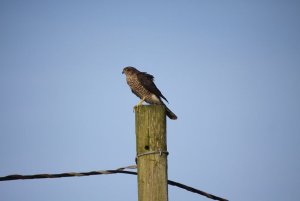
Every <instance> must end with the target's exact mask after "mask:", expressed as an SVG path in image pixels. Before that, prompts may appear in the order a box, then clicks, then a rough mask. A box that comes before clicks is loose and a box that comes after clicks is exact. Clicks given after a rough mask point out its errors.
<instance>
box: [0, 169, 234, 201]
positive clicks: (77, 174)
mask: <svg viewBox="0 0 300 201" xmlns="http://www.w3.org/2000/svg"><path fill="white" fill-rule="evenodd" d="M125 169H136V165H131V166H127V167H121V168H118V169H115V170H100V171H90V172H67V173H60V174H35V175H19V174H14V175H8V176H4V177H0V181H11V180H26V179H50V178H62V177H82V176H92V175H104V174H117V173H120V174H131V175H137V172H132V171H127V170H125ZM168 184H169V185H171V186H176V187H179V188H182V189H185V190H187V191H190V192H193V193H196V194H199V195H203V196H205V197H207V198H210V199H213V200H219V201H228V200H227V199H224V198H221V197H218V196H215V195H212V194H209V193H206V192H204V191H201V190H199V189H196V188H193V187H190V186H187V185H184V184H181V183H178V182H175V181H172V180H168Z"/></svg>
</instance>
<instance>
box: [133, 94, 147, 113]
mask: <svg viewBox="0 0 300 201" xmlns="http://www.w3.org/2000/svg"><path fill="white" fill-rule="evenodd" d="M144 101H145V97H143V98H142V99H141V100H140V102H139V103H138V104H137V105H136V106H134V109H133V110H138V108H139V106H141V105H143V102H144Z"/></svg>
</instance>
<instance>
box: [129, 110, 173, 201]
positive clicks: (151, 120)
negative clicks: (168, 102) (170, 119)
mask: <svg viewBox="0 0 300 201" xmlns="http://www.w3.org/2000/svg"><path fill="white" fill-rule="evenodd" d="M135 129H136V151H137V169H138V170H137V171H138V201H168V173H167V155H168V152H167V137H166V111H165V107H164V106H161V105H143V106H139V107H138V108H136V109H135Z"/></svg>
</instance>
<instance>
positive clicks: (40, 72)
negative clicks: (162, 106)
mask: <svg viewBox="0 0 300 201" xmlns="http://www.w3.org/2000/svg"><path fill="white" fill-rule="evenodd" d="M0 27H1V29H0V44H1V45H0V94H1V95H0V175H1V176H5V175H8V174H16V173H19V174H36V173H60V172H69V171H91V170H102V169H113V168H118V167H121V166H126V165H131V164H134V158H135V134H134V113H133V112H132V107H133V106H134V105H135V104H136V103H137V102H138V101H139V100H138V98H137V97H135V96H134V95H133V94H131V92H130V90H129V88H128V86H127V85H126V82H125V78H124V75H122V74H121V72H122V68H123V67H124V66H128V65H132V66H135V67H137V68H138V69H140V70H142V71H146V72H148V73H150V74H153V75H154V76H155V78H156V84H157V86H158V87H159V88H160V89H161V91H162V93H163V94H164V95H165V96H166V97H167V99H168V100H169V103H170V104H169V105H168V106H169V107H170V109H172V110H173V111H174V112H175V113H176V115H177V116H178V120H176V121H170V120H168V150H169V152H170V155H169V158H168V159H169V179H172V180H175V181H178V182H182V183H185V184H187V185H191V186H193V187H195V188H199V189H202V190H205V191H207V192H210V193H213V194H216V195H218V196H221V197H225V198H227V199H229V200H243V201H253V200H262V201H282V200H285V201H292V200H298V199H299V197H300V191H299V186H300V173H299V170H300V104H299V103H300V79H299V76H300V66H299V64H300V37H299V36H300V3H299V2H298V1H292V0H290V1H267V0H263V1H220V0H219V1H217V0H216V1H213V0H206V1H201V0H198V1H196V0H195V1H3V0H2V1H0ZM0 194H1V200H5V201H19V200H22V201H40V200H43V201H53V200H75V201H86V200H89V201H94V200H95V201H96V200H97V201H98V200H110V201H119V200H137V183H136V177H134V176H129V175H110V176H92V177H85V178H63V179H46V180H27V181H10V182H0ZM169 197H170V200H171V201H177V200H178V201H179V200H187V201H196V200H197V201H198V200H209V199H207V198H205V197H200V196H198V195H196V194H193V193H189V192H187V191H184V190H181V189H178V188H175V187H170V188H169Z"/></svg>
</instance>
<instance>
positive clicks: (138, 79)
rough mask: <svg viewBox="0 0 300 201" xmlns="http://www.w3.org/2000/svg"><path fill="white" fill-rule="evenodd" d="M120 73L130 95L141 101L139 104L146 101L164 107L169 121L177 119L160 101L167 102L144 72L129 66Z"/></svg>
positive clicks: (151, 78)
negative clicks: (122, 74)
mask: <svg viewBox="0 0 300 201" xmlns="http://www.w3.org/2000/svg"><path fill="white" fill-rule="evenodd" d="M122 73H124V74H125V75H126V81H127V84H128V85H129V87H130V88H131V91H132V93H134V94H135V95H136V96H138V97H139V98H140V99H142V100H141V102H140V103H139V104H141V103H142V102H143V101H146V102H147V103H149V104H157V105H164V106H165V107H166V114H167V116H168V117H169V118H170V119H174V120H175V119H177V116H176V115H175V114H174V113H173V112H172V111H171V110H170V109H169V108H168V107H167V106H166V105H165V103H164V102H163V101H162V100H161V98H163V99H164V100H166V101H167V102H168V100H167V99H166V98H165V97H164V96H163V95H162V93H161V92H160V90H159V89H158V88H157V87H156V85H155V84H154V77H153V76H152V75H150V74H148V73H146V72H140V71H139V70H137V69H136V68H134V67H131V66H128V67H125V68H124V69H123V72H122ZM139 104H138V105H139Z"/></svg>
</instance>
